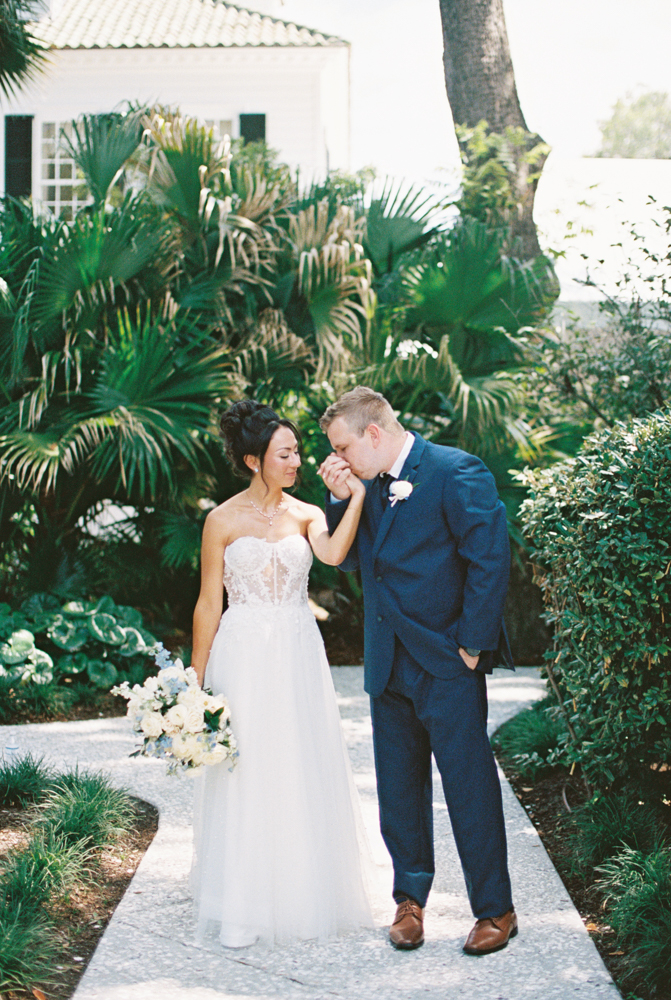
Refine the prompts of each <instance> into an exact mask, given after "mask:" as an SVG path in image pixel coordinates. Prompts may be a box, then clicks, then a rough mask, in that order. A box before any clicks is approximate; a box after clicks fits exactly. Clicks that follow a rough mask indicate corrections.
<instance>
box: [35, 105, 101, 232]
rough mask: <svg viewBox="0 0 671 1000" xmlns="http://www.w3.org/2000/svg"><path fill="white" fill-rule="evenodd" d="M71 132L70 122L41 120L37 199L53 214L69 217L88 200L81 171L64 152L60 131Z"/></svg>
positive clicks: (69, 133) (87, 192)
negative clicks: (39, 180)
mask: <svg viewBox="0 0 671 1000" xmlns="http://www.w3.org/2000/svg"><path fill="white" fill-rule="evenodd" d="M62 132H63V133H65V135H67V136H68V138H70V137H71V136H72V122H42V136H41V150H40V155H41V163H42V170H41V174H42V178H41V190H40V200H41V202H42V205H43V207H44V208H47V209H49V211H50V212H52V213H53V214H54V215H59V216H61V217H62V218H63V219H66V220H71V219H72V218H73V216H74V215H75V214H76V212H78V211H79V209H80V208H82V207H83V206H84V205H87V204H88V203H89V202H90V201H91V197H90V194H89V191H88V188H87V187H86V184H85V183H84V178H83V177H82V175H81V172H80V171H79V170H78V169H77V166H76V164H75V161H74V160H73V159H72V157H70V156H68V155H67V152H66V151H65V149H64V147H63V143H62V141H61V133H62Z"/></svg>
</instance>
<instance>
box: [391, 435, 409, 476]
mask: <svg viewBox="0 0 671 1000" xmlns="http://www.w3.org/2000/svg"><path fill="white" fill-rule="evenodd" d="M414 443H415V435H414V434H413V433H412V432H411V431H406V432H405V441H404V442H403V447H402V448H401V450H400V452H399V453H398V458H397V459H396V461H395V462H394V464H393V465H392V467H391V469H390V470H389V472H388V473H387V475H388V476H391V477H392V479H398V478H399V476H400V475H401V473H402V472H403V466H404V465H405V460H406V458H407V457H408V455H409V454H410V452H411V450H412V446H413V444H414Z"/></svg>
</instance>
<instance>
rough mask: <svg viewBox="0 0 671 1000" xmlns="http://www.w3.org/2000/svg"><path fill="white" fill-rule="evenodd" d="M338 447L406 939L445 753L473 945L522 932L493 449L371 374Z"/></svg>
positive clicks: (417, 940) (421, 890)
mask: <svg viewBox="0 0 671 1000" xmlns="http://www.w3.org/2000/svg"><path fill="white" fill-rule="evenodd" d="M320 426H321V428H322V430H324V431H325V432H326V434H327V435H328V438H329V441H330V442H331V446H332V447H333V451H334V454H332V455H330V456H329V457H328V458H327V459H326V461H325V462H324V463H323V464H322V466H321V468H320V473H321V475H322V477H323V479H324V483H325V484H326V486H327V488H328V489H329V490H330V491H331V498H330V502H329V503H327V510H326V514H327V519H328V524H329V530H331V531H333V530H334V528H335V527H336V525H337V524H338V523H339V521H340V518H341V517H342V516H343V513H344V511H345V509H346V507H347V504H348V503H349V489H348V488H347V486H346V480H347V476H348V474H349V471H350V470H351V471H352V472H354V473H355V474H356V475H357V476H359V477H360V478H361V479H364V480H367V481H368V482H367V492H366V499H365V502H364V508H363V512H362V517H361V522H360V524H359V529H358V533H357V536H356V540H355V542H354V545H353V546H352V548H351V550H350V552H349V554H348V556H347V559H346V560H345V562H344V563H343V564H342V568H343V569H346V570H353V569H357V568H360V570H361V577H362V581H363V591H364V611H365V634H364V674H365V688H366V691H367V692H368V694H369V695H370V701H371V715H372V720H373V741H374V747H375V768H376V772H377V784H378V797H379V803H380V826H381V829H382V835H383V837H384V840H385V843H386V845H387V848H388V850H389V853H390V854H391V857H392V861H393V865H394V889H393V895H394V899H395V901H396V903H397V905H398V908H397V911H396V918H395V920H394V923H393V924H392V926H391V929H390V932H389V937H390V940H391V943H392V944H393V945H394V946H395V947H396V948H401V949H408V950H409V949H412V948H418V947H419V946H420V945H421V944H423V942H424V931H423V917H424V906H425V904H426V900H427V897H428V895H429V891H430V889H431V883H432V881H433V875H434V855H433V818H432V817H433V814H432V790H431V755H432V754H433V756H434V757H435V760H436V764H437V766H438V770H439V771H440V776H441V779H442V783H443V789H444V792H445V800H446V802H447V807H448V810H449V814H450V820H451V823H452V829H453V831H454V839H455V842H456V845H457V850H458V851H459V857H460V859H461V865H462V868H463V872H464V877H465V879H466V888H467V890H468V895H469V899H470V903H471V908H472V910H473V914H474V916H475V917H476V923H475V926H474V927H473V929H472V931H471V933H470V934H469V936H468V938H467V940H466V943H465V945H464V951H466V952H468V953H469V954H473V955H483V954H487V953H488V952H491V951H497V950H498V949H500V948H503V947H505V946H506V945H507V943H508V940H509V939H510V938H511V937H514V935H515V934H516V933H517V918H516V916H515V911H514V909H513V905H512V897H511V890H510V878H509V876H508V867H507V858H506V835H505V829H504V823H503V810H502V805H501V788H500V784H499V779H498V776H497V773H496V766H495V763H494V757H493V755H492V751H491V747H490V744H489V740H488V738H487V728H486V727H487V691H486V685H485V674H486V673H491V670H492V667H493V665H494V664H495V663H496V662H499V661H500V660H501V659H502V660H504V661H505V663H506V665H508V666H510V667H512V660H511V655H510V648H509V646H508V642H507V638H506V634H505V629H504V625H503V605H504V601H505V597H506V590H507V586H508V572H509V566H510V551H509V546H508V532H507V527H506V516H505V510H504V507H503V504H502V503H501V501H500V500H499V498H498V495H497V493H496V488H495V486H494V480H493V478H492V476H491V474H490V473H489V472H488V470H487V468H486V467H485V466H484V465H483V463H482V462H481V461H480V460H479V459H478V458H475V457H474V456H472V455H469V454H467V453H466V452H463V451H459V450H458V449H456V448H446V447H442V446H440V445H435V444H431V443H430V442H428V441H424V440H423V439H422V438H421V437H420V436H419V435H418V434H413V433H411V432H409V431H405V430H404V429H403V427H402V426H401V425H400V424H399V422H398V420H397V419H396V417H395V416H394V412H393V410H392V408H391V406H390V405H389V403H388V402H387V400H386V399H385V398H384V396H382V395H381V394H380V393H378V392H374V391H373V390H372V389H367V388H365V387H364V386H358V387H357V388H356V389H353V390H352V391H351V392H347V393H345V395H344V396H342V397H341V398H340V399H339V400H338V401H337V402H336V403H334V404H333V405H332V406H329V408H328V409H327V410H326V412H325V413H324V416H323V417H322V419H321V421H320Z"/></svg>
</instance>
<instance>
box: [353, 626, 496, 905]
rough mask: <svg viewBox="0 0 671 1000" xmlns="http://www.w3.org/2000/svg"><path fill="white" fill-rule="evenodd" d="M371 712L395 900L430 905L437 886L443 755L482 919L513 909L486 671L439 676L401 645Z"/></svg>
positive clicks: (469, 884) (471, 893) (456, 829)
mask: <svg viewBox="0 0 671 1000" xmlns="http://www.w3.org/2000/svg"><path fill="white" fill-rule="evenodd" d="M371 715H372V719H373V742H374V747H375V768H376V772H377V787H378V796H379V803H380V827H381V830H382V836H383V838H384V841H385V843H386V845H387V849H388V851H389V853H390V854H391V857H392V861H393V865H394V897H395V898H398V897H399V896H402V895H407V896H410V897H411V898H412V899H414V900H416V902H418V903H419V904H420V906H424V905H425V903H426V900H427V897H428V895H429V891H430V889H431V884H432V882H433V876H434V871H435V868H434V853H433V808H432V798H433V796H432V782H431V754H432V753H433V756H434V757H435V760H436V764H437V766H438V770H439V772H440V776H441V779H442V783H443V789H444V792H445V801H446V803H447V808H448V812H449V816H450V822H451V824H452V830H453V833H454V839H455V842H456V845H457V850H458V852H459V858H460V860H461V866H462V868H463V872H464V877H465V879H466V888H467V891H468V897H469V900H470V903H471V909H472V910H473V914H474V916H475V917H476V919H478V920H480V919H483V918H484V917H498V916H500V915H501V914H502V913H505V912H506V911H507V910H509V909H510V908H511V906H512V905H513V904H512V896H511V889H510V877H509V875H508V864H507V848H506V834H505V828H504V823H503V808H502V804H501V785H500V782H499V777H498V774H497V772H496V764H495V761H494V755H493V753H492V749H491V746H490V743H489V739H488V737H487V688H486V682H485V676H484V674H482V673H481V672H479V671H477V670H473V671H471V670H469V669H468V667H467V666H466V665H465V664H464V665H463V672H462V673H460V674H459V675H458V676H457V677H453V678H450V679H448V680H445V679H442V678H440V677H434V676H433V675H432V674H429V673H428V672H427V671H426V670H424V669H423V668H422V667H421V666H420V665H419V664H418V663H417V662H416V661H415V660H414V659H413V658H412V657H411V656H410V654H409V653H408V652H407V650H406V649H405V648H404V647H403V646H402V645H401V643H400V642H399V641H398V639H397V640H396V648H395V655H394V665H393V669H392V672H391V677H390V679H389V683H388V684H387V687H386V688H385V690H384V691H383V692H382V694H381V695H380V696H379V697H378V698H371Z"/></svg>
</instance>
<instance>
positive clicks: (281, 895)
mask: <svg viewBox="0 0 671 1000" xmlns="http://www.w3.org/2000/svg"><path fill="white" fill-rule="evenodd" d="M221 429H222V434H223V437H224V441H225V446H226V453H227V456H228V458H229V460H230V461H231V463H232V464H233V467H234V469H235V471H236V472H237V473H238V474H239V475H243V476H245V475H246V476H248V477H249V478H250V479H251V482H250V485H249V487H248V488H247V489H246V490H244V491H243V492H242V493H238V494H237V495H236V496H234V497H231V499H230V500H227V501H226V502H225V503H223V504H221V505H220V506H219V507H217V508H215V509H214V510H212V511H211V512H210V514H209V515H208V517H207V520H206V523H205V528H204V531H203V544H202V566H201V573H202V583H201V591H200V596H199V598H198V603H197V605H196V610H195V613H194V622H193V656H192V666H193V667H194V669H195V670H196V672H197V674H198V679H199V681H200V683H201V684H203V683H204V684H206V685H207V686H209V687H211V688H212V690H213V691H214V692H215V693H218V692H222V693H224V694H225V695H226V697H227V698H228V701H229V704H230V708H231V725H232V727H233V729H234V732H235V734H236V737H237V739H238V749H239V754H240V756H239V759H238V762H237V764H236V767H235V769H234V770H232V771H229V769H228V767H227V764H226V763H225V762H224V763H222V764H218V765H213V766H211V767H208V768H206V769H205V774H204V777H202V778H200V779H199V787H198V789H197V795H196V812H195V819H194V840H195V851H194V866H193V870H192V880H191V881H192V888H193V892H194V896H195V899H196V906H197V914H198V929H199V934H200V935H202V933H203V932H204V931H205V930H206V929H207V928H208V927H210V926H214V927H216V929H217V931H218V933H219V938H220V940H221V942H222V944H224V945H226V946H228V947H232V948H235V947H243V946H245V945H248V944H251V943H253V942H254V941H256V940H260V941H264V942H266V943H269V944H272V943H276V942H284V941H290V940H293V939H305V938H319V939H324V938H326V937H328V936H330V935H334V934H342V933H345V932H347V931H351V930H354V929H356V928H358V927H361V926H370V925H371V923H372V921H371V916H370V910H369V906H368V902H367V899H366V895H365V892H364V888H363V881H362V873H361V860H360V846H359V844H360V841H361V837H360V818H359V812H358V802H357V799H356V790H355V788H354V784H353V781H352V776H351V772H350V768H349V761H348V758H347V750H346V747H345V743H344V739H343V735H342V731H341V727H340V716H339V714H338V707H337V704H336V699H335V693H334V689H333V683H332V680H331V675H330V671H329V667H328V663H327V661H326V655H325V652H324V646H323V643H322V639H321V635H320V633H319V629H318V628H317V624H316V622H315V620H314V616H313V615H312V613H311V611H310V609H309V607H308V603H307V579H308V572H309V570H310V566H311V563H312V553H313V552H314V554H315V555H316V556H317V558H318V559H321V560H322V562H325V563H328V564H329V565H337V564H338V563H340V562H342V560H343V559H344V557H345V555H346V553H347V551H348V550H349V548H350V545H351V544H352V542H353V540H354V536H355V534H356V529H357V525H358V522H359V517H360V514H361V507H362V504H363V499H364V496H365V488H364V486H363V484H362V483H361V482H360V480H358V479H356V477H354V476H352V474H351V473H349V471H344V472H343V473H342V476H343V481H345V480H347V483H348V485H349V486H350V488H351V490H352V501H351V503H350V505H349V508H348V510H347V513H346V514H345V516H344V518H343V520H342V521H341V523H340V524H339V526H338V528H337V530H336V531H335V532H334V534H333V535H329V533H328V529H327V526H326V519H325V516H324V513H323V511H321V510H320V509H319V508H318V507H314V506H312V505H310V504H307V503H303V502H302V501H300V500H297V499H295V498H294V497H292V496H289V495H288V494H287V493H285V492H284V489H290V488H291V487H292V486H293V485H294V484H295V481H296V475H297V471H298V467H299V466H300V464H301V460H300V454H299V443H300V438H299V432H298V430H297V429H296V428H295V427H294V426H293V424H292V423H291V422H290V421H289V420H284V419H282V418H280V417H278V415H277V414H276V413H275V412H274V411H273V410H271V409H270V408H269V407H267V406H263V405H262V404H260V403H256V402H254V401H251V400H243V401H241V402H239V403H235V404H234V405H233V406H231V408H230V409H229V410H228V411H227V412H226V413H225V414H224V415H223V417H222V420H221ZM222 577H223V580H222ZM224 586H225V587H226V591H227V594H228V610H227V611H226V612H225V614H224V615H223V617H222V614H221V611H222V606H223V587H224Z"/></svg>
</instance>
